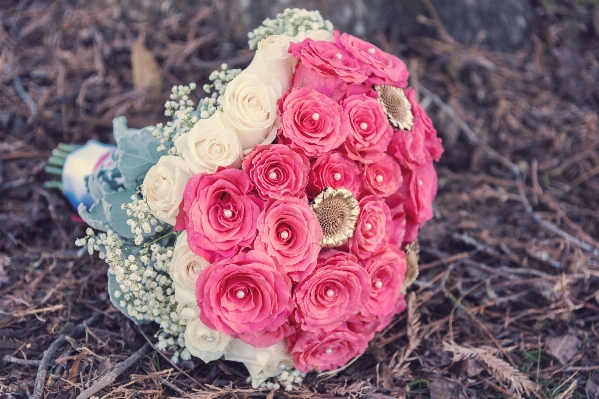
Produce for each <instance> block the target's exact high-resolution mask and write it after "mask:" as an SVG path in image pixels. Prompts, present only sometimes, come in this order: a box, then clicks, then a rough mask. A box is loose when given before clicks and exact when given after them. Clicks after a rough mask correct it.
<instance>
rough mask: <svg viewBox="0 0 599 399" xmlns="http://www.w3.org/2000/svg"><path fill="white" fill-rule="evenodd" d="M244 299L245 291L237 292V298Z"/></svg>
mask: <svg viewBox="0 0 599 399" xmlns="http://www.w3.org/2000/svg"><path fill="white" fill-rule="evenodd" d="M244 297H245V291H244V290H239V291H237V298H239V299H243V298H244Z"/></svg>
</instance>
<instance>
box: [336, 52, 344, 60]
mask: <svg viewBox="0 0 599 399" xmlns="http://www.w3.org/2000/svg"><path fill="white" fill-rule="evenodd" d="M335 57H337V59H338V60H340V59H341V58H343V55H342V54H341V53H337V54H335Z"/></svg>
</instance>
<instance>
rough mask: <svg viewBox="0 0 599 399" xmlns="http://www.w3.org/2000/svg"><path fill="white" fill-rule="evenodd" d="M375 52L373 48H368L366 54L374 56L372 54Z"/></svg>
mask: <svg viewBox="0 0 599 399" xmlns="http://www.w3.org/2000/svg"><path fill="white" fill-rule="evenodd" d="M375 51H376V50H375V49H374V47H370V48H369V49H368V54H374V52H375Z"/></svg>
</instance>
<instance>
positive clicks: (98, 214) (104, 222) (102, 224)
mask: <svg viewBox="0 0 599 399" xmlns="http://www.w3.org/2000/svg"><path fill="white" fill-rule="evenodd" d="M77 212H79V216H81V219H83V220H84V221H85V223H87V224H88V225H89V226H90V227H91V228H94V229H96V230H102V231H106V230H108V229H110V224H109V223H108V219H107V218H106V214H105V213H104V207H103V206H102V204H101V203H95V204H93V205H92V206H91V208H89V211H88V210H87V208H86V207H85V205H84V204H79V207H78V208H77Z"/></svg>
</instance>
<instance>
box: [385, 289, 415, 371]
mask: <svg viewBox="0 0 599 399" xmlns="http://www.w3.org/2000/svg"><path fill="white" fill-rule="evenodd" d="M407 302H408V307H407V313H408V325H407V330H408V331H407V332H408V346H407V347H406V348H405V349H404V351H403V353H402V355H401V357H400V358H399V360H395V359H396V358H395V356H394V357H393V359H392V360H391V363H390V364H389V366H390V367H391V371H392V372H393V374H394V375H395V376H396V377H399V376H402V375H404V373H406V372H407V371H408V369H407V368H406V367H403V366H404V363H405V362H406V361H407V359H408V357H409V356H410V355H411V354H412V353H413V352H414V351H415V350H416V348H418V346H419V345H420V342H421V341H422V334H421V333H420V328H421V323H420V311H419V310H418V303H417V302H416V294H415V293H414V292H413V291H412V292H410V294H409V295H408V301H407Z"/></svg>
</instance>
